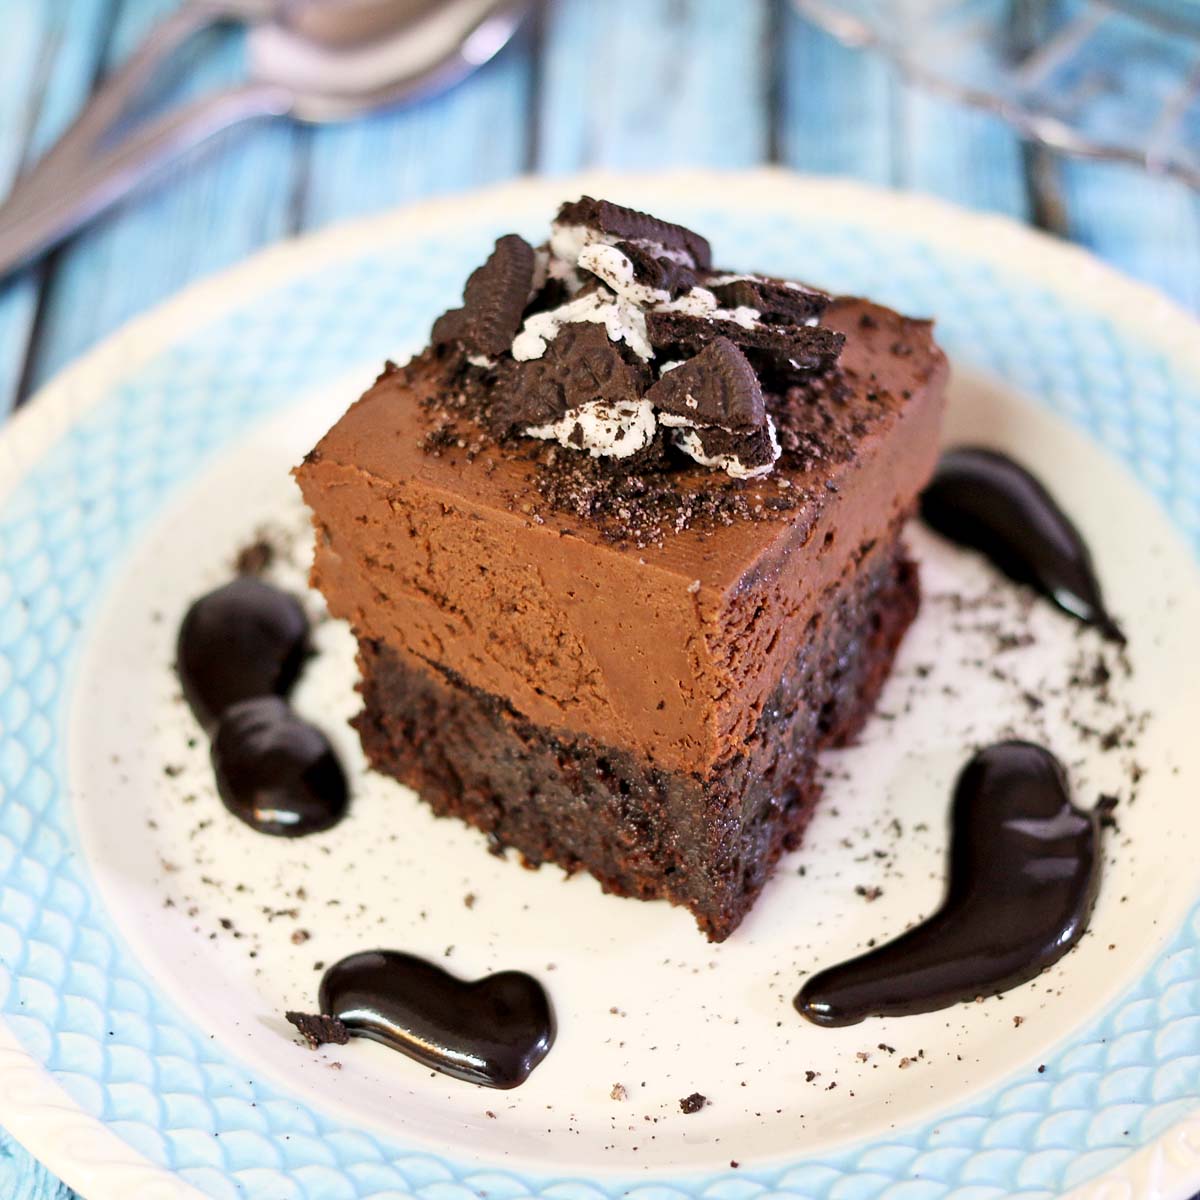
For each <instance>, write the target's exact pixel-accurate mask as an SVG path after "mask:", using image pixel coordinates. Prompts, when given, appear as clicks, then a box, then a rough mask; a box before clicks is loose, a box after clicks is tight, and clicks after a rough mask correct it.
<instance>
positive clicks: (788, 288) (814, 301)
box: [704, 277, 829, 325]
mask: <svg viewBox="0 0 1200 1200" xmlns="http://www.w3.org/2000/svg"><path fill="white" fill-rule="evenodd" d="M704 286H705V287H706V288H708V290H709V291H710V292H712V294H713V295H714V296H716V298H717V299H718V300H719V301H720V303H721V307H722V308H740V307H745V308H753V309H755V310H756V311H757V312H758V314H759V318H760V320H762V322H763V323H764V324H766V325H804V324H805V323H806V322H808V321H812V320H815V319H817V318H818V317H820V315H821V314H822V313H823V312H824V311H825V309H826V308H827V307H828V306H829V297H828V296H827V295H825V293H824V292H816V291H811V290H810V289H808V288H802V287H797V286H795V285H794V284H790V283H788V282H786V281H785V280H782V279H769V278H765V277H754V278H745V277H741V278H734V279H731V280H730V281H729V282H728V283H717V282H712V281H710V282H707V283H705V284H704Z"/></svg>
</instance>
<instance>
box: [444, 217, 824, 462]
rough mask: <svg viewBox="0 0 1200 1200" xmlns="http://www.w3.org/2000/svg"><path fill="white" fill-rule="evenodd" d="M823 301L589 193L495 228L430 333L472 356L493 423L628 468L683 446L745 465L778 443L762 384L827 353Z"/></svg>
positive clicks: (780, 381)
mask: <svg viewBox="0 0 1200 1200" xmlns="http://www.w3.org/2000/svg"><path fill="white" fill-rule="evenodd" d="M828 302H829V298H828V297H827V296H825V295H824V294H823V293H821V292H817V291H814V290H813V289H811V288H806V287H804V286H802V285H800V284H797V283H792V282H789V281H787V280H781V279H773V278H770V277H766V276H758V275H746V274H731V273H729V272H719V271H714V270H713V268H712V251H711V248H710V247H709V244H708V242H707V241H706V240H705V239H704V238H703V237H701V236H700V235H699V234H698V233H694V232H693V231H692V230H690V229H687V228H685V227H684V226H682V225H675V224H672V223H671V222H669V221H661V220H659V219H658V218H657V217H652V216H650V215H649V214H648V213H643V212H638V211H637V210H636V209H632V208H625V207H622V206H621V205H619V204H613V203H611V202H610V201H607V200H596V199H593V198H592V197H590V196H584V197H582V198H581V199H580V200H577V201H575V202H573V203H568V204H564V205H563V206H562V208H560V210H559V212H558V215H557V216H556V218H555V220H554V222H553V225H552V227H551V233H550V238H549V240H548V241H547V242H546V243H545V244H544V245H542V246H540V247H538V248H537V249H536V250H535V249H532V248H531V247H530V246H529V245H528V243H526V242H524V241H522V240H521V239H520V238H518V237H516V236H515V235H510V236H509V237H507V238H501V239H500V241H498V242H497V243H496V250H495V252H494V253H493V254H492V257H491V258H489V259H488V261H487V263H486V264H484V266H483V267H481V268H480V269H479V270H478V271H476V272H475V273H474V274H473V275H472V276H471V279H470V280H469V281H468V283H467V288H466V292H465V300H464V304H463V307H462V308H461V309H454V310H452V311H451V312H449V313H446V314H445V315H444V316H443V317H441V318H440V319H439V320H438V322H437V324H436V325H435V326H434V330H433V343H434V346H435V347H438V348H439V349H440V350H442V351H445V350H446V349H447V348H450V347H457V348H458V349H459V350H460V351H461V352H462V355H463V358H462V359H460V360H459V361H462V362H463V363H464V365H463V368H462V369H463V371H464V372H468V371H470V370H471V369H474V370H475V371H476V375H475V376H470V375H467V376H465V378H464V382H465V386H466V387H467V389H468V390H470V389H472V388H473V389H474V391H475V392H476V394H479V393H484V392H485V393H486V398H485V400H484V401H483V402H482V403H481V405H480V407H481V408H482V409H483V410H484V411H482V412H481V413H480V423H481V424H482V425H483V426H484V427H485V428H486V429H487V430H488V431H489V432H490V433H491V434H492V436H494V437H497V438H500V439H509V438H532V439H539V440H542V441H553V442H557V443H558V444H559V445H561V446H563V447H565V448H566V449H568V450H574V451H579V452H581V453H582V454H585V455H586V456H588V457H589V458H593V459H604V460H621V461H623V462H624V463H625V464H626V465H625V466H624V467H623V469H629V467H631V466H633V465H634V464H635V463H636V465H637V467H638V468H639V469H644V468H646V467H647V465H648V464H650V463H653V464H655V466H656V468H657V469H659V470H663V469H667V468H669V466H670V464H671V461H672V459H674V460H675V461H676V462H678V463H679V464H680V465H684V464H686V463H687V462H688V460H689V459H690V460H691V462H693V463H698V464H700V465H701V466H704V467H710V468H713V469H715V470H719V471H723V472H725V473H726V474H728V475H729V476H731V477H732V478H733V479H750V478H755V477H758V476H762V475H766V474H768V473H769V472H770V471H771V470H772V469H773V468H774V466H775V463H776V462H777V461H778V459H779V457H780V455H781V453H782V449H781V445H780V438H779V436H778V435H777V430H776V423H775V421H774V419H773V418H772V416H771V415H770V413H769V412H768V403H767V398H766V397H765V396H764V390H763V389H764V384H769V385H770V386H771V387H772V388H775V389H782V390H786V389H788V388H791V387H794V386H796V385H798V384H803V383H806V382H808V381H809V380H810V379H812V378H815V377H816V376H818V375H819V374H820V373H822V372H826V371H828V370H830V369H831V368H833V367H834V366H835V365H836V362H837V359H838V355H839V354H840V352H841V348H842V345H843V343H844V340H845V339H844V336H843V335H842V334H841V333H837V332H834V331H832V330H829V329H825V328H822V327H821V326H820V325H819V323H818V322H819V320H820V317H821V314H822V312H823V311H824V309H825V307H826V305H827V304H828ZM479 372H483V373H484V374H479ZM689 398H690V399H691V400H694V401H695V403H696V405H697V406H699V407H697V408H696V409H695V411H693V410H692V409H691V408H689Z"/></svg>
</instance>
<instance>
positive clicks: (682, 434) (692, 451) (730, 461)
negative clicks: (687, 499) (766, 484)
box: [659, 413, 782, 479]
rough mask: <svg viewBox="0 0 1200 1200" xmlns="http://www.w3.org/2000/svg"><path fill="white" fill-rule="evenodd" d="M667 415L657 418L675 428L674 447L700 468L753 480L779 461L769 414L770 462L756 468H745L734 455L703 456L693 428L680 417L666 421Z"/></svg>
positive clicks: (702, 445) (777, 443)
mask: <svg viewBox="0 0 1200 1200" xmlns="http://www.w3.org/2000/svg"><path fill="white" fill-rule="evenodd" d="M668 416H669V414H666V413H664V414H663V415H661V416H660V417H659V420H660V421H662V423H663V424H664V425H673V426H675V433H674V435H673V437H674V440H675V445H676V446H678V447H679V449H680V450H682V451H683V452H684V453H685V454H687V455H689V456H690V457H691V458H694V459H695V460H696V462H698V463H699V464H700V465H701V466H702V467H715V468H716V469H717V470H719V471H724V472H725V473H726V474H727V475H730V476H732V478H734V479H755V478H757V477H758V476H759V475H767V474H769V473H770V472H771V471H772V470H774V468H775V464H776V463H777V462H778V461H779V456H780V454H781V453H782V451H781V450H780V448H779V439H778V438H777V437H776V436H775V422H774V421H772V420H771V415H770V413H768V414H767V437H768V438H770V441H771V461H770V462H769V463H763V464H762V465H761V466H758V467H747V466H745V465H744V464H743V463H742V460H741V459H740V458H738V457H737V455H736V454H714V455H710V454H705V453H704V444H703V442H701V440H700V434H699V433H698V432H697V431H696V429H695V427H694V426H689V425H688V424H687V422H686V421H685V420H684V419H683V418H681V417H675V418H673V419H670V420H668Z"/></svg>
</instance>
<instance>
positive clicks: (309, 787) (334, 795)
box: [212, 696, 347, 837]
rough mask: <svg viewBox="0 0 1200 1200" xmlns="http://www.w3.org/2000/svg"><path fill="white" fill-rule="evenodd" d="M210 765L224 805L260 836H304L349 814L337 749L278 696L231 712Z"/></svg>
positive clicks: (257, 699) (215, 741)
mask: <svg viewBox="0 0 1200 1200" xmlns="http://www.w3.org/2000/svg"><path fill="white" fill-rule="evenodd" d="M212 764H213V771H214V772H215V774H216V777H217V791H218V792H220V794H221V799H222V800H224V801H225V807H226V808H228V809H229V811H230V812H231V813H233V815H234V816H235V817H239V818H241V820H243V821H245V822H246V824H247V825H249V826H250V827H251V828H252V829H257V830H258V831H259V832H260V833H271V834H275V835H276V836H278V837H302V836H303V835H304V834H306V833H318V832H320V831H321V830H322V829H329V828H330V827H331V826H333V825H336V824H337V823H338V822H339V821H340V820H341V819H342V817H343V816H345V814H346V804H347V793H346V777H345V775H343V774H342V768H341V766H340V765H339V764H338V760H337V757H336V756H335V755H334V752H333V748H332V747H331V746H330V744H329V742H328V740H327V739H326V737H325V735H324V734H323V733H322V732H321V731H320V730H319V729H316V728H314V727H313V726H312V725H309V724H308V722H307V721H302V720H301V719H300V718H299V717H298V716H296V714H295V713H294V712H292V710H291V709H290V708H289V707H288V705H287V703H286V701H284V700H281V699H280V698H279V697H278V696H258V697H255V698H254V699H252V700H242V701H240V702H239V703H237V704H233V705H230V706H229V707H228V708H227V709H226V710H225V713H224V715H223V716H222V717H221V721H220V724H218V726H217V729H216V733H215V734H214V735H213V742H212Z"/></svg>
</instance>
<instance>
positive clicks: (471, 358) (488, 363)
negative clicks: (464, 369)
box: [467, 354, 496, 370]
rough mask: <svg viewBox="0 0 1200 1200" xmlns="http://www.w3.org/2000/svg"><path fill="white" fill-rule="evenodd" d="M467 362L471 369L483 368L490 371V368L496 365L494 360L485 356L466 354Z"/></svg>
mask: <svg viewBox="0 0 1200 1200" xmlns="http://www.w3.org/2000/svg"><path fill="white" fill-rule="evenodd" d="M467 362H469V363H470V364H471V366H473V367H485V368H487V369H488V370H491V368H492V367H494V366H495V365H496V360H495V359H494V358H488V356H487V355H486V354H468V355H467Z"/></svg>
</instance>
